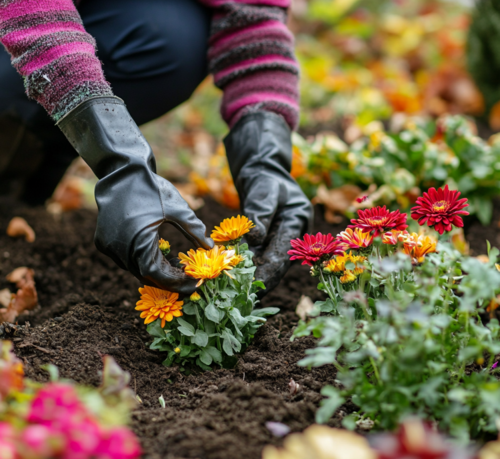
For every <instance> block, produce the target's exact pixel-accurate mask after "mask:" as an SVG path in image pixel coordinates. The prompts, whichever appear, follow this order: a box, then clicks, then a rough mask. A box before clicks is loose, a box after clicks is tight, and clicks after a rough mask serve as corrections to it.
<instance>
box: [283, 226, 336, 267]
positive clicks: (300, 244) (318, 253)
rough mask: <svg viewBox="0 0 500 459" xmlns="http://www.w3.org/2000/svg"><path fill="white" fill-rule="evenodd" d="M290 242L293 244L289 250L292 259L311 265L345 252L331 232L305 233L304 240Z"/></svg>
mask: <svg viewBox="0 0 500 459" xmlns="http://www.w3.org/2000/svg"><path fill="white" fill-rule="evenodd" d="M290 244H291V245H292V250H289V251H288V255H290V260H302V264H303V265H309V266H312V265H313V264H314V263H317V262H318V261H320V260H322V259H324V258H326V257H332V256H333V255H340V254H341V253H342V252H343V251H342V249H341V248H340V247H339V243H338V242H337V241H336V240H335V238H334V237H333V236H332V235H331V234H321V233H318V234H316V236H314V235H312V234H305V235H304V240H302V239H294V240H292V241H290Z"/></svg>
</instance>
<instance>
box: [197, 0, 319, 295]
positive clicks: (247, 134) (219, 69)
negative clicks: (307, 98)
mask: <svg viewBox="0 0 500 459" xmlns="http://www.w3.org/2000/svg"><path fill="white" fill-rule="evenodd" d="M201 1H202V3H204V4H206V5H208V6H211V7H213V8H214V9H215V10H214V17H213V20H212V29H211V38H210V44H209V45H210V46H209V52H208V56H209V68H210V71H211V72H212V73H213V75H214V82H215V84H216V85H217V86H218V87H219V88H221V89H222V90H223V91H224V96H223V100H222V105H221V113H222V116H223V118H224V120H225V121H226V122H227V123H228V125H229V126H230V127H231V132H230V133H229V135H228V136H227V137H226V139H225V140H224V143H225V146H226V153H227V157H228V161H229V166H230V169H231V173H232V175H233V178H234V182H235V185H236V188H237V190H238V194H239V196H240V199H241V203H242V211H243V213H244V214H245V215H246V216H248V217H249V218H250V219H251V220H252V221H253V222H254V223H255V226H256V227H255V228H254V229H253V230H252V231H251V232H250V233H249V235H248V241H249V243H250V245H251V247H252V249H253V250H254V251H255V252H256V253H257V254H258V257H257V261H258V263H259V265H260V266H259V267H258V269H257V273H256V277H257V278H259V279H261V280H263V281H264V283H265V284H266V287H267V291H269V290H271V289H272V288H274V287H275V286H276V285H277V284H278V282H279V281H280V279H281V277H282V276H283V275H284V274H285V273H286V271H287V269H288V267H289V264H290V262H289V257H288V255H287V251H288V250H289V248H290V240H291V239H295V238H297V237H299V236H301V235H302V234H303V233H304V232H305V231H306V230H308V229H309V228H310V225H311V222H312V216H313V211H312V205H311V203H310V201H309V200H308V199H307V197H306V196H305V195H304V193H303V192H302V190H301V189H300V187H299V186H298V184H297V183H296V182H295V180H293V178H292V177H291V175H290V170H291V162H292V144H291V130H293V129H295V128H296V127H297V124H298V120H299V68H298V64H297V61H296V58H295V54H294V38H293V35H292V33H291V32H290V31H289V30H288V28H287V26H286V16H287V11H286V8H287V7H288V6H289V4H290V0H233V1H231V0H201Z"/></svg>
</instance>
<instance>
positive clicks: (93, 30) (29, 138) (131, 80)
mask: <svg viewBox="0 0 500 459" xmlns="http://www.w3.org/2000/svg"><path fill="white" fill-rule="evenodd" d="M79 11H80V14H81V16H82V20H83V23H84V26H85V28H86V30H87V31H88V32H89V33H90V34H91V35H92V36H93V37H94V38H95V39H96V41H97V49H98V53H97V54H98V57H99V59H100V60H101V61H102V63H103V68H104V74H105V76H106V78H107V80H108V81H109V82H110V84H111V86H112V88H113V91H114V93H115V95H117V96H118V97H120V98H122V99H123V100H124V101H125V103H126V105H127V108H128V110H129V112H130V114H131V115H132V117H133V118H134V120H135V121H136V122H137V124H139V125H140V124H144V123H147V122H148V121H151V120H153V119H155V118H158V117H159V116H161V115H163V114H165V113H167V112H168V111H169V110H171V109H172V108H174V107H176V106H177V105H179V104H181V103H182V102H184V101H186V100H187V99H189V97H190V96H191V94H192V93H193V91H194V90H195V89H196V87H197V86H198V85H199V84H200V83H201V81H202V80H203V79H204V78H205V77H206V75H207V57H206V53H207V47H208V37H209V28H210V19H211V12H210V10H209V9H207V8H205V7H203V6H202V5H200V4H199V3H198V2H197V1H196V0H139V1H138V0H84V1H83V2H82V6H81V8H80V10H79ZM75 157H76V152H75V151H74V150H73V149H72V148H71V146H70V145H69V142H68V141H67V140H66V138H65V137H64V136H63V134H62V133H61V131H60V130H59V128H57V127H56V126H55V125H54V122H53V121H52V120H51V119H50V117H49V116H48V115H47V114H46V112H45V110H44V109H43V108H42V107H41V106H40V105H38V104H37V103H36V102H35V101H33V100H29V99H28V98H27V96H26V94H25V92H24V86H23V81H22V78H21V77H20V76H19V74H17V72H16V71H15V70H14V69H13V67H12V66H11V64H10V56H9V55H8V53H7V52H6V51H5V50H4V49H0V194H15V195H17V196H20V197H21V198H22V199H24V200H26V201H28V202H29V203H32V204H40V203H43V202H44V201H45V200H46V199H47V198H48V197H49V196H50V195H51V193H52V192H53V190H54V188H55V186H56V185H57V183H58V182H59V180H60V178H61V177H62V175H63V174H64V172H65V170H66V169H67V167H68V166H69V164H70V163H71V161H72V160H73V159H74V158H75Z"/></svg>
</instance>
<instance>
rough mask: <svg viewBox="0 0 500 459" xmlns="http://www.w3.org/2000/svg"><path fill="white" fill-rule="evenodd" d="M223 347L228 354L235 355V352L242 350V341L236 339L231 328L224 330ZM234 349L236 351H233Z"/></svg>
mask: <svg viewBox="0 0 500 459" xmlns="http://www.w3.org/2000/svg"><path fill="white" fill-rule="evenodd" d="M221 336H222V339H223V341H222V348H223V349H224V351H225V352H226V354H227V355H229V356H231V355H234V352H240V351H241V343H240V342H239V341H238V340H237V339H236V337H235V336H234V335H233V333H232V332H231V330H229V329H228V328H226V329H225V330H223V331H222V334H221ZM233 351H234V352H233Z"/></svg>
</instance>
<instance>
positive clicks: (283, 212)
mask: <svg viewBox="0 0 500 459" xmlns="http://www.w3.org/2000/svg"><path fill="white" fill-rule="evenodd" d="M224 144H225V146H226V154H227V159H228V162H229V167H230V169H231V174H232V176H233V179H234V183H235V185H236V189H237V190H238V194H239V196H240V200H241V207H242V212H243V214H244V215H246V216H247V217H248V218H249V219H250V220H252V221H253V222H254V223H255V228H254V229H252V230H251V231H250V233H248V235H247V241H248V243H249V246H250V249H251V250H252V251H253V252H254V253H255V254H256V262H257V265H258V268H257V271H256V275H255V277H256V278H257V279H259V280H262V281H263V282H264V284H265V285H266V290H265V292H264V293H267V292H269V291H270V290H272V289H273V288H274V287H276V286H277V285H278V283H279V281H280V280H281V278H282V277H283V276H284V275H285V273H286V272H287V270H288V268H289V267H290V261H289V256H288V254H287V252H288V250H289V249H290V240H291V239H295V238H297V237H300V236H302V235H303V234H304V232H306V231H308V230H310V227H311V225H312V219H313V208H312V205H311V202H310V201H309V199H308V198H307V197H306V196H305V195H304V193H303V192H302V190H301V189H300V187H299V185H298V184H297V182H296V181H295V180H294V179H293V178H292V176H291V175H290V170H291V167H292V142H291V132H290V128H289V127H288V125H287V124H286V122H285V120H284V119H283V118H282V117H281V116H279V115H277V114H275V113H272V112H265V111H263V112H256V113H251V114H248V115H245V116H244V117H243V118H241V119H240V120H239V121H238V122H237V123H236V125H235V126H234V127H233V129H232V130H231V132H230V134H229V135H228V136H227V137H226V138H225V139H224Z"/></svg>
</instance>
